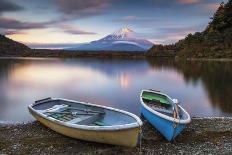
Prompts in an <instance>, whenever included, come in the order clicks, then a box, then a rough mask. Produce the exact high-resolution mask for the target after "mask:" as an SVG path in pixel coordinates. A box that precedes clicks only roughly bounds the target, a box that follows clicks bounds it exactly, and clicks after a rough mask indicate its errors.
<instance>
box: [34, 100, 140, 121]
mask: <svg viewBox="0 0 232 155" xmlns="http://www.w3.org/2000/svg"><path fill="white" fill-rule="evenodd" d="M32 108H34V109H35V110H36V111H37V112H39V113H41V114H43V115H45V116H46V117H51V118H53V119H56V120H59V121H62V122H65V123H70V124H78V125H88V126H113V125H125V124H130V123H134V122H136V119H135V118H133V117H132V116H129V115H127V114H124V113H121V112H117V111H114V110H110V109H105V108H102V107H97V106H94V105H85V104H81V103H77V102H71V101H65V100H49V101H46V102H41V103H37V104H35V105H33V107H32Z"/></svg>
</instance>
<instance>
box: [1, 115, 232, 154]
mask: <svg viewBox="0 0 232 155" xmlns="http://www.w3.org/2000/svg"><path fill="white" fill-rule="evenodd" d="M140 153H141V154H232V118H228V117H227V118H222V117H220V118H193V120H192V123H191V124H190V125H189V126H188V127H187V128H186V129H185V130H184V132H183V133H182V134H181V135H179V136H178V137H177V138H176V139H175V141H173V142H168V141H166V140H165V139H164V138H163V137H162V136H161V135H160V134H159V133H158V132H157V131H156V130H154V128H153V127H152V126H151V125H150V124H149V123H148V122H146V121H144V126H143V137H142V144H141V146H140V145H138V146H137V147H136V148H127V147H120V146H112V145H105V144H98V143H92V142H86V141H81V140H77V139H72V138H69V137H65V136H63V135H60V134H57V133H56V132H53V131H52V130H50V129H48V128H46V127H44V126H43V125H42V124H40V123H39V122H37V121H35V122H32V123H27V124H14V125H9V124H8V125H1V126H0V154H86V155H87V154H91V155H92V154H140Z"/></svg>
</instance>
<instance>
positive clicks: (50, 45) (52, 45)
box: [23, 42, 80, 49]
mask: <svg viewBox="0 0 232 155" xmlns="http://www.w3.org/2000/svg"><path fill="white" fill-rule="evenodd" d="M23 43H24V44H26V45H27V46H29V47H30V48H34V49H64V48H74V47H77V46H78V45H80V44H78V43H29V42H23Z"/></svg>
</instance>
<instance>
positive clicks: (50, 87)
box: [0, 59, 232, 122]
mask: <svg viewBox="0 0 232 155" xmlns="http://www.w3.org/2000/svg"><path fill="white" fill-rule="evenodd" d="M0 84H1V87H0V120H1V121H10V122H12V121H13V122H22V121H30V120H33V118H32V116H31V115H30V114H29V113H28V111H27V105H29V104H31V103H33V102H34V101H35V100H37V99H41V98H46V97H49V96H52V97H61V98H67V99H73V100H80V101H85V102H92V103H96V104H101V105H107V106H111V107H115V108H120V109H124V110H127V111H130V112H132V113H135V114H137V115H140V112H139V111H140V102H139V93H140V90H141V89H144V88H153V89H156V90H161V91H163V92H166V93H167V94H169V95H170V96H171V97H172V98H177V99H179V101H180V102H181V104H182V106H183V107H184V108H185V109H186V110H187V111H189V113H190V114H191V115H192V116H232V101H231V99H230V98H231V96H230V95H232V63H231V62H175V61H171V60H103V59H0Z"/></svg>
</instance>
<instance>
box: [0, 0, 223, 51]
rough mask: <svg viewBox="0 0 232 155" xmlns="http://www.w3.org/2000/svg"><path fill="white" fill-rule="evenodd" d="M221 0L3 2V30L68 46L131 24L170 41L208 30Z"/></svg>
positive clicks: (29, 40)
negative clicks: (206, 28) (207, 27)
mask: <svg viewBox="0 0 232 155" xmlns="http://www.w3.org/2000/svg"><path fill="white" fill-rule="evenodd" d="M222 1H223V0H85V1H83V0H35V1H33V0H0V34H4V35H6V36H7V37H9V38H11V39H13V40H16V41H19V42H22V43H24V44H26V45H28V46H30V47H35V46H41V47H42V46H44V47H45V46H47V47H49V46H52V45H53V46H69V45H72V44H78V43H86V42H91V41H93V40H98V39H100V38H102V37H104V36H106V35H108V34H110V33H112V32H114V31H117V30H118V29H120V28H123V27H129V28H131V29H133V30H134V31H135V32H136V33H137V34H139V37H141V38H144V39H148V40H149V41H151V42H153V43H155V44H170V43H175V42H176V41H178V40H179V39H183V38H184V37H185V36H186V35H187V34H189V33H194V32H196V31H203V30H204V29H205V27H206V26H207V24H208V23H209V21H210V18H211V17H212V16H213V14H214V12H215V11H216V10H217V8H218V6H219V5H220V3H221V2H222ZM224 2H226V0H224Z"/></svg>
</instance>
